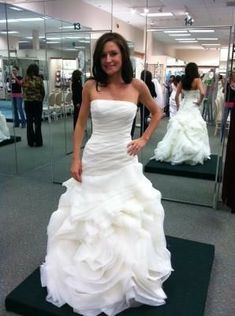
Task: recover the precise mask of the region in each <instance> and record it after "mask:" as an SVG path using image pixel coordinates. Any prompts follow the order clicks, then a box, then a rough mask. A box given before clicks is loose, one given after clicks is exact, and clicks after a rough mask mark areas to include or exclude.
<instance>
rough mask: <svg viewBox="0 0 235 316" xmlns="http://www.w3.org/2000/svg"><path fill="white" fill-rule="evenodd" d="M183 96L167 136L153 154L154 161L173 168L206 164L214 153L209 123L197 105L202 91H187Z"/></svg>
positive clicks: (168, 128) (170, 121) (169, 124)
mask: <svg viewBox="0 0 235 316" xmlns="http://www.w3.org/2000/svg"><path fill="white" fill-rule="evenodd" d="M183 94H184V99H183V101H182V103H181V104H180V107H179V111H178V112H177V114H176V115H175V116H173V117H172V118H171V119H170V120H169V123H168V126H167V132H166V135H165V136H164V138H163V140H162V141H160V142H159V143H158V145H157V148H156V149H155V150H154V157H153V159H154V158H155V159H156V160H160V161H166V162H171V164H180V163H187V164H190V165H196V164H198V163H200V164H203V163H204V160H206V159H209V158H210V153H211V152H210V145H209V137H208V132H207V126H206V122H205V121H204V120H203V118H202V116H201V113H200V110H199V107H198V105H197V104H195V103H194V102H196V101H197V100H198V99H199V91H198V90H189V91H185V90H184V91H183Z"/></svg>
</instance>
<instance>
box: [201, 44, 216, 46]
mask: <svg viewBox="0 0 235 316" xmlns="http://www.w3.org/2000/svg"><path fill="white" fill-rule="evenodd" d="M202 45H203V46H220V44H202Z"/></svg>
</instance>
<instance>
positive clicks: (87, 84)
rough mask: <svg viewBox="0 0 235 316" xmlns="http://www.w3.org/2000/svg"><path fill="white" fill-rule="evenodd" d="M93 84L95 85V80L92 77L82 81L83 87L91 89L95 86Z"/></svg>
mask: <svg viewBox="0 0 235 316" xmlns="http://www.w3.org/2000/svg"><path fill="white" fill-rule="evenodd" d="M95 86H96V81H95V80H94V79H88V80H87V81H86V82H85V83H84V86H83V88H86V89H91V88H92V87H95Z"/></svg>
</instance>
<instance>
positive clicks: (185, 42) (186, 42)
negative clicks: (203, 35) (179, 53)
mask: <svg viewBox="0 0 235 316" xmlns="http://www.w3.org/2000/svg"><path fill="white" fill-rule="evenodd" d="M179 43H184V44H188V43H198V41H179Z"/></svg>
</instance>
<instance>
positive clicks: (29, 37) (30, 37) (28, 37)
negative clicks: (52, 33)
mask: <svg viewBox="0 0 235 316" xmlns="http://www.w3.org/2000/svg"><path fill="white" fill-rule="evenodd" d="M25 38H27V39H30V40H31V39H33V37H32V36H27V37H25ZM38 38H41V39H42V38H45V36H39V37H38Z"/></svg>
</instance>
